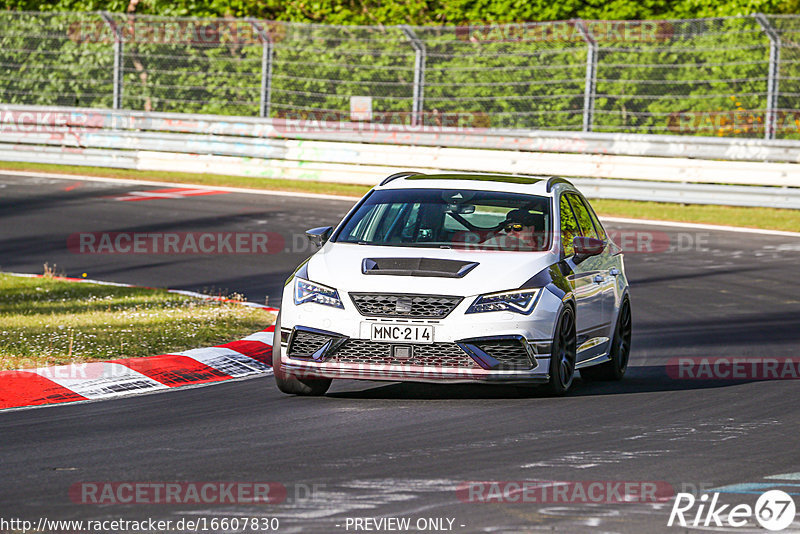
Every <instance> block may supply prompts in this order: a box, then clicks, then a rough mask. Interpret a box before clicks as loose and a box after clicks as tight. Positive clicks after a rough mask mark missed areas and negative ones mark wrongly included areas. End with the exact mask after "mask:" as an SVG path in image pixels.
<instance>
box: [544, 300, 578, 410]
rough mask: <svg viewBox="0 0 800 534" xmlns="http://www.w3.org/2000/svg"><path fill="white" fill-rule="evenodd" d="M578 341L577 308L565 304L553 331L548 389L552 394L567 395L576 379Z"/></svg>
mask: <svg viewBox="0 0 800 534" xmlns="http://www.w3.org/2000/svg"><path fill="white" fill-rule="evenodd" d="M576 357H577V342H576V335H575V310H573V308H572V306H564V309H563V310H562V311H561V314H560V315H559V316H558V321H557V322H556V329H555V332H554V333H553V349H552V351H551V354H550V380H549V382H548V383H547V386H546V390H547V392H548V393H550V394H551V395H558V396H560V395H566V393H567V391H569V388H570V387H571V386H572V382H573V380H574V379H575V360H576Z"/></svg>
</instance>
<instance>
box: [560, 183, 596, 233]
mask: <svg viewBox="0 0 800 534" xmlns="http://www.w3.org/2000/svg"><path fill="white" fill-rule="evenodd" d="M564 197H569V203H570V204H571V205H572V210H573V211H574V212H575V217H576V218H577V219H578V225H580V228H581V235H583V236H586V237H594V238H595V239H598V235H597V230H595V228H594V223H593V222H592V216H591V215H589V210H588V209H587V208H586V206H585V205H584V204H583V202H582V201H581V198H580V197H579V196H578V195H576V194H574V193H566V194H565V195H564ZM564 197H561V198H564Z"/></svg>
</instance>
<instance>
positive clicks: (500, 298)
mask: <svg viewBox="0 0 800 534" xmlns="http://www.w3.org/2000/svg"><path fill="white" fill-rule="evenodd" d="M540 292H541V289H525V290H517V291H504V292H502V293H489V294H488V295H481V296H480V297H478V298H477V299H475V302H473V303H472V305H471V306H470V307H469V309H468V310H467V313H484V312H493V311H510V312H514V313H520V314H522V315H530V313H531V312H532V311H533V308H534V307H535V306H536V301H537V300H538V297H539V293H540Z"/></svg>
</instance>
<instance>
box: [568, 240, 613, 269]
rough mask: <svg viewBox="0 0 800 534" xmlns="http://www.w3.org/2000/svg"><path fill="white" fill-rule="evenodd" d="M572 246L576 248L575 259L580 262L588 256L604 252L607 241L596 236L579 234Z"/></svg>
mask: <svg viewBox="0 0 800 534" xmlns="http://www.w3.org/2000/svg"><path fill="white" fill-rule="evenodd" d="M572 246H573V248H574V249H575V256H573V261H574V262H575V263H580V262H582V261H583V260H585V259H586V258H589V257H591V256H597V255H598V254H602V253H603V250H605V248H606V242H605V241H603V240H602V239H596V238H594V237H583V236H578V237H576V238H574V239H573V240H572Z"/></svg>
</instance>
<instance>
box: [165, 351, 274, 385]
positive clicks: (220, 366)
mask: <svg viewBox="0 0 800 534" xmlns="http://www.w3.org/2000/svg"><path fill="white" fill-rule="evenodd" d="M173 354H175V355H177V356H187V357H189V358H192V359H194V360H197V361H198V362H200V363H202V364H205V365H208V366H209V367H213V368H214V369H217V370H218V371H221V372H223V373H225V374H227V375H228V376H232V377H234V378H239V377H242V376H247V375H251V374H255V373H271V372H272V368H271V367H270V366H268V365H267V364H265V363H262V362H260V361H258V360H254V359H253V358H250V357H249V356H245V355H244V354H241V353H239V352H236V351H235V350H233V349H228V348H223V347H209V348H205V349H191V350H187V351H184V352H175V353H173Z"/></svg>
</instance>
